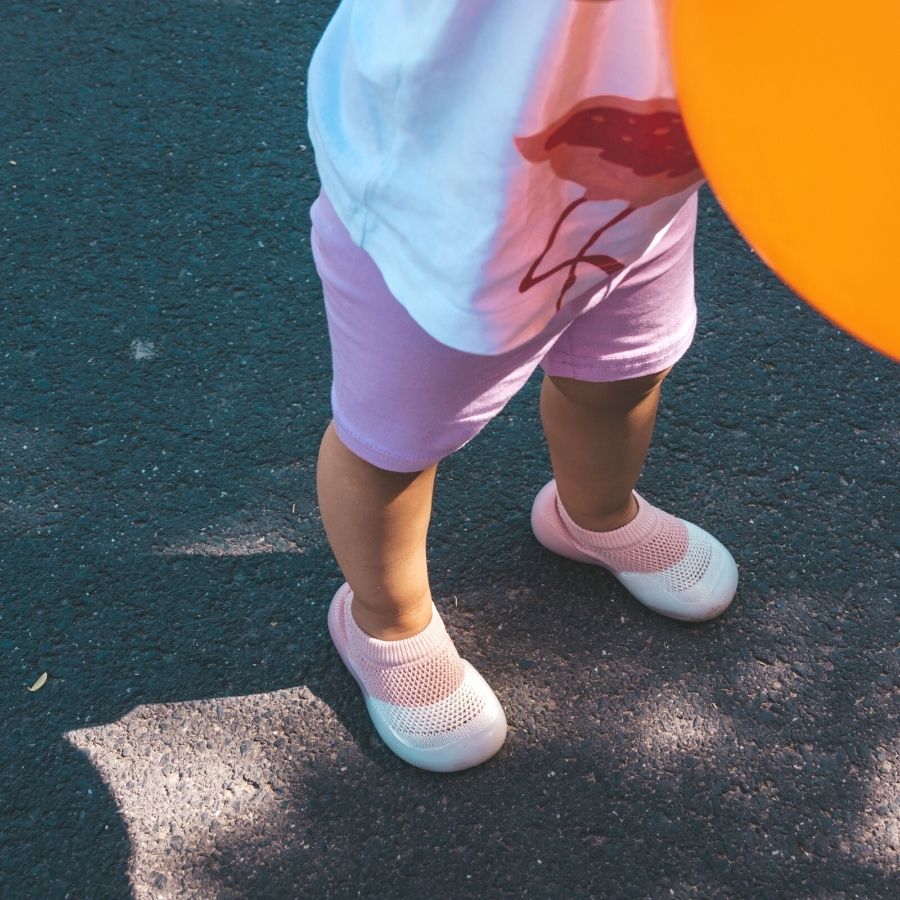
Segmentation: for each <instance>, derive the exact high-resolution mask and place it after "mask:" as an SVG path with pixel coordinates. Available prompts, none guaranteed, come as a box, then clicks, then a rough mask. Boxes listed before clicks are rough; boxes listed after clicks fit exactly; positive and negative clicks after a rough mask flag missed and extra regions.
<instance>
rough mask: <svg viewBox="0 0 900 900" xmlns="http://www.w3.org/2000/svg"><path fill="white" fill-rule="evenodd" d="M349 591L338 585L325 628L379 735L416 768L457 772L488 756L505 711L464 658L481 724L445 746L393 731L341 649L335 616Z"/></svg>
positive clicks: (501, 732) (502, 732) (503, 728)
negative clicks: (415, 741)
mask: <svg viewBox="0 0 900 900" xmlns="http://www.w3.org/2000/svg"><path fill="white" fill-rule="evenodd" d="M349 593H350V586H349V585H348V584H346V583H345V584H343V585H341V587H340V588H338V591H337V593H336V594H335V595H334V598H333V599H332V601H331V606H330V607H329V609H328V632H329V634H330V635H331V640H332V643H333V644H334V646H335V649H336V650H337V651H338V655H339V656H340V657H341V661H342V662H343V663H344V665H345V666H346V667H347V670H348V671H349V672H350V674H351V675H352V676H353V677H354V679H355V680H356V683H357V685H359V689H360V691H362V695H363V698H364V699H365V702H366V709H367V710H368V712H369V716H370V718H371V719H372V724H373V725H374V726H375V730H376V731H377V732H378V735H379V736H380V737H381V739H382V740H383V741H384V743H385V744H387V746H388V748H389V749H391V750H392V751H393V752H394V753H396V754H397V756H399V757H400V759H402V760H403V761H404V762H407V763H409V764H410V765H412V766H416V767H417V768H419V769H427V770H428V771H430V772H459V771H461V770H462V769H470V768H472V767H473V766H477V765H480V764H481V763H483V762H485V761H486V760H488V759H490V758H491V757H492V756H493V755H494V754H495V753H497V751H498V750H499V749H500V748H501V747H502V746H503V742H504V741H505V740H506V732H507V724H506V714H505V713H504V711H503V707H502V706H501V705H500V701H499V700H498V699H497V697H496V695H495V694H494V692H493V690H492V689H491V687H490V685H488V683H487V682H486V681H485V680H484V678H482V677H481V674H480V673H479V672H478V670H477V669H476V668H475V667H474V666H473V665H472V664H471V663H469V662H468V660H465V659H464V660H463V661H462V663H463V666H464V668H465V676H464V681H468V682H469V683H470V685H471V686H472V687H473V688H475V689H476V690H477V692H478V693H479V694H480V695H481V696H482V697H484V698H485V708H484V709H483V710H482V712H481V713H480V715H479V720H480V724H481V727H480V729H479V730H478V731H477V732H476V733H474V734H471V735H468V736H467V737H465V738H464V739H463V740H461V741H460V742H458V743H456V744H453V745H451V746H448V747H440V748H436V749H422V748H421V747H414V746H411V745H410V744H408V743H406V742H405V741H404V740H403V739H402V738H401V737H400V736H399V735H397V734H396V733H395V732H393V731H392V730H391V729H390V727H389V726H388V724H387V722H386V721H385V719H384V717H383V715H382V713H381V712H380V710H379V706H380V705H381V703H382V701H379V700H377V699H376V698H374V697H371V696H370V695H369V693H368V691H367V690H366V687H365V685H364V684H363V680H362V678H360V676H359V675H358V674H357V672H356V669H355V668H354V667H353V663H352V662H351V661H350V660H349V659H348V658H347V656H346V655H345V654H344V651H343V649H342V646H341V644H342V642H341V641H340V639H339V638H338V632H337V629H338V627H339V626H338V622H337V616H338V614H339V612H340V610H341V608H342V606H343V603H344V602H345V599H346V597H347V595H348V594H349Z"/></svg>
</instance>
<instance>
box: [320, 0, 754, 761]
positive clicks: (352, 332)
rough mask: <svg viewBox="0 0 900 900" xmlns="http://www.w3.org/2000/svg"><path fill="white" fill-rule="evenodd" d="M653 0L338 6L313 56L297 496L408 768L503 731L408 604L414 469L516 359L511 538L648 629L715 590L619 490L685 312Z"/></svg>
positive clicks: (485, 416) (705, 544)
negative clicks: (601, 574)
mask: <svg viewBox="0 0 900 900" xmlns="http://www.w3.org/2000/svg"><path fill="white" fill-rule="evenodd" d="M663 2H664V0H541V2H540V3H528V4H524V3H522V0H491V2H489V3H488V2H483V0H416V2H413V0H343V2H342V3H341V4H340V6H339V7H338V9H337V11H336V13H335V15H334V17H333V18H332V20H331V22H330V23H329V25H328V27H327V29H326V31H325V33H324V35H323V37H322V39H321V41H320V43H319V45H318V47H317V48H316V51H315V54H314V56H313V60H312V64H311V67H310V73H309V98H308V99H309V130H310V135H311V138H312V142H313V146H314V149H315V154H316V164H317V168H318V171H319V176H320V179H321V183H322V192H321V194H320V195H319V198H318V199H317V200H316V202H315V204H314V205H313V207H312V210H311V213H310V215H311V219H312V223H313V229H312V247H313V253H314V257H315V261H316V267H317V270H318V272H319V275H320V277H321V280H322V285H323V292H324V298H325V309H326V312H327V320H328V331H329V338H330V341H331V352H332V360H333V384H332V392H331V401H332V413H333V418H332V421H331V423H330V424H329V426H328V428H327V429H326V431H325V435H324V437H323V439H322V445H321V448H320V453H319V460H318V472H317V488H318V497H319V507H320V510H321V514H322V519H323V522H324V525H325V530H326V532H327V535H328V540H329V542H330V544H331V547H332V549H333V551H334V555H335V557H336V559H337V562H338V565H339V566H340V568H341V571H342V572H343V575H344V577H345V578H346V582H345V583H344V584H343V585H342V586H341V587H340V589H339V590H338V591H337V593H336V594H335V596H334V599H333V600H332V602H331V607H330V609H329V613H328V627H329V631H330V634H331V637H332V639H333V641H334V643H335V646H336V647H337V650H338V652H339V654H340V656H341V659H342V660H343V662H344V664H345V665H346V666H347V668H348V669H349V670H350V672H351V673H352V674H353V676H354V677H355V678H356V680H357V682H358V683H359V686H360V688H361V689H362V692H363V695H364V697H365V701H366V706H367V709H368V711H369V714H370V715H371V717H372V721H373V723H374V725H375V727H376V729H377V731H378V733H379V734H380V735H381V737H382V738H383V739H384V741H385V743H386V744H387V745H388V746H389V747H390V748H391V750H393V751H394V752H395V753H396V754H397V755H398V756H400V757H401V758H403V759H404V760H406V761H407V762H409V763H411V764H413V765H415V766H420V767H422V768H425V769H430V770H433V771H456V770H459V769H464V768H467V767H469V766H474V765H477V764H478V763H480V762H483V761H484V760H486V759H488V758H489V757H490V756H492V755H493V754H494V753H496V752H497V750H498V749H499V748H500V746H501V745H502V744H503V741H504V738H505V736H506V718H505V716H504V713H503V709H502V707H501V706H500V703H499V702H498V700H497V697H496V696H495V695H494V692H493V691H492V690H491V688H490V686H489V685H488V684H487V682H486V681H485V680H484V678H483V677H482V676H481V675H480V674H479V672H478V671H476V669H475V668H474V667H473V666H472V665H471V664H470V663H469V662H467V661H466V660H464V659H461V658H460V656H459V654H458V653H457V650H456V647H455V646H454V644H453V642H452V640H451V638H450V637H449V635H448V633H447V631H446V630H445V627H444V624H443V622H442V620H441V617H440V614H439V612H438V610H437V608H436V606H435V605H434V603H433V601H432V596H431V590H430V587H429V581H428V568H427V560H426V555H425V546H426V544H425V541H426V533H427V530H428V524H429V519H430V516H431V504H432V495H433V490H434V482H435V473H436V470H437V464H438V463H439V462H440V460H442V459H444V458H445V457H447V456H449V455H450V454H451V453H453V452H454V451H455V450H458V449H459V448H460V447H462V446H463V445H465V444H466V443H467V442H468V441H470V440H471V439H472V438H473V437H474V436H475V435H476V434H477V433H478V432H479V431H480V430H481V429H482V428H483V427H484V426H485V425H486V424H487V423H488V422H489V421H490V419H491V418H492V417H493V416H495V415H497V413H498V412H500V410H501V409H502V408H503V406H504V405H505V404H506V403H507V401H508V400H509V399H510V398H511V397H512V396H513V395H514V394H515V393H516V392H517V391H518V390H519V388H521V387H522V385H523V384H525V382H526V381H527V380H528V378H529V376H530V375H531V373H532V372H533V371H534V369H535V368H536V367H537V366H538V365H540V366H541V368H542V369H543V372H544V380H543V385H542V388H541V399H540V417H541V423H542V425H543V429H544V432H545V435H546V438H547V443H548V446H549V451H550V459H551V463H552V467H553V479H552V480H550V481H549V482H548V484H547V485H545V487H544V488H543V489H542V490H541V491H540V492H539V493H538V495H537V497H536V498H535V499H534V503H533V507H532V512H531V525H532V529H533V531H534V534H535V537H536V538H537V540H538V541H540V542H541V543H542V544H543V545H544V546H545V547H547V548H549V549H550V550H552V551H554V552H555V553H559V554H561V555H563V556H566V557H568V558H570V559H575V560H578V561H580V562H584V563H587V564H590V565H595V566H602V567H604V568H606V569H608V570H609V571H610V572H612V574H613V575H615V577H616V578H617V579H618V580H619V581H620V582H621V583H622V584H623V585H624V586H625V587H626V588H627V589H628V590H629V591H630V593H631V594H632V595H633V596H634V597H635V598H636V600H638V601H639V602H640V603H643V604H645V605H646V606H648V607H650V608H651V609H653V610H656V611H657V612H659V613H661V614H663V615H666V616H671V617H672V618H676V619H682V620H687V621H700V620H706V619H711V618H713V617H715V616H718V615H719V614H720V613H722V611H723V610H724V609H725V608H726V607H727V606H728V605H729V603H730V602H731V600H732V598H733V597H734V593H735V590H736V586H737V567H736V565H735V563H734V560H733V559H732V557H731V554H730V553H729V552H728V550H726V549H725V547H723V546H722V545H721V544H720V543H719V542H718V541H717V540H716V539H715V538H713V537H712V536H711V535H709V534H707V533H706V532H705V531H703V530H702V529H701V528H699V527H697V526H696V525H693V524H691V523H689V522H685V521H684V520H682V519H679V518H677V517H675V516H673V515H670V514H669V513H667V512H664V511H662V510H661V509H658V508H657V507H655V506H653V505H652V504H651V503H650V502H649V501H648V500H646V499H645V498H644V497H642V496H641V495H640V494H638V493H637V492H636V491H635V490H634V488H635V485H636V483H637V480H638V476H639V475H640V472H641V469H642V467H643V464H644V459H645V456H646V453H647V448H648V446H649V442H650V438H651V434H652V431H653V425H654V421H655V418H656V410H657V404H658V401H659V395H660V386H661V384H662V382H663V379H664V378H665V376H666V374H667V373H668V372H669V371H670V369H671V368H672V366H673V365H674V364H675V362H676V361H677V360H678V359H679V358H680V357H681V356H682V355H683V354H684V353H685V351H686V350H687V348H688V346H689V345H690V343H691V340H692V338H693V334H694V327H695V321H696V309H695V304H694V293H693V291H694V283H693V242H694V232H695V225H696V213H697V189H698V187H699V186H700V184H701V183H702V180H703V175H702V173H701V171H700V168H699V166H698V163H697V160H696V159H695V157H694V154H693V152H692V150H691V147H690V144H689V142H688V140H687V136H686V134H685V131H684V126H683V122H682V119H681V117H680V115H679V110H678V106H677V103H676V100H675V96H674V87H673V83H672V77H671V73H670V71H669V68H668V64H667V60H666V52H665V43H664V42H665V35H664V30H663V24H664V23H663V15H664V10H663V6H662V4H663Z"/></svg>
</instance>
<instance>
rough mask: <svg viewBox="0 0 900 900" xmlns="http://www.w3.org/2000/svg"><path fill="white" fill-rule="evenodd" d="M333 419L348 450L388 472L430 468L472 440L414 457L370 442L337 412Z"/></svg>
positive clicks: (419, 470)
mask: <svg viewBox="0 0 900 900" xmlns="http://www.w3.org/2000/svg"><path fill="white" fill-rule="evenodd" d="M332 421H333V423H334V430H335V431H336V432H337V435H338V437H339V438H340V439H341V443H342V444H344V446H346V447H347V449H348V450H350V451H351V452H352V453H355V454H356V455H357V456H359V457H360V458H361V459H364V460H365V461H366V462H367V463H371V464H372V465H373V466H375V467H377V468H379V469H385V470H386V471H388V472H421V471H422V470H423V469H430V468H431V467H432V466H435V465H437V464H438V463H439V462H440V461H441V460H443V459H446V458H447V457H448V456H450V455H451V454H452V453H455V452H456V451H457V450H459V449H461V448H462V447H464V446H465V444H466V443H468V440H471V438H469V439H468V440H467V441H465V443H463V444H460V446H459V447H454V448H453V449H452V450H449V451H447V452H446V453H443V454H439V455H438V456H435V457H429V458H425V457H420V458H413V457H408V456H401V455H400V454H397V453H391V452H390V451H389V450H384V449H383V448H381V447H376V446H375V445H374V444H371V443H369V442H368V441H367V440H365V439H364V438H361V437H360V436H359V435H358V434H356V433H355V432H354V431H353V430H352V429H350V428H348V427H347V426H346V425H344V424H343V423H342V422H341V420H340V419H339V418H338V416H337V414H333V416H332Z"/></svg>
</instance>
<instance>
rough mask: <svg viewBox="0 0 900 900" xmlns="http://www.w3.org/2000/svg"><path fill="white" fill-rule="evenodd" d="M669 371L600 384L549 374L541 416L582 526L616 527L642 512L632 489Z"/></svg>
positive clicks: (571, 510) (565, 497) (566, 495)
mask: <svg viewBox="0 0 900 900" xmlns="http://www.w3.org/2000/svg"><path fill="white" fill-rule="evenodd" d="M669 371H670V369H666V370H665V371H663V372H659V373H658V374H656V375H648V376H645V377H643V378H633V379H628V380H627V381H608V382H601V383H594V382H588V381H578V380H576V379H574V378H561V377H558V376H550V375H545V376H544V382H543V385H542V387H541V422H542V424H543V426H544V434H545V436H546V438H547V444H548V446H549V448H550V458H551V461H552V464H553V475H554V477H555V479H556V488H557V492H558V493H559V498H560V500H561V501H562V504H563V506H564V507H565V509H566V512H567V513H568V514H569V516H570V517H571V518H572V521H573V522H575V524H576V525H580V526H581V527H582V528H587V529H589V530H590V531H611V530H612V529H614V528H619V527H621V526H622V525H626V524H627V523H628V522H630V521H631V520H632V519H633V518H634V517H635V515H636V514H637V504H636V503H635V501H634V498H633V497H632V494H631V492H632V490H633V489H634V486H635V484H637V480H638V476H639V475H640V474H641V469H642V468H643V467H644V460H645V458H646V456H647V449H648V447H649V446H650V438H651V436H652V435H653V426H654V424H655V422H656V410H657V406H658V404H659V395H660V388H661V385H662V382H663V379H664V378H665V376H666V375H667V374H668V373H669Z"/></svg>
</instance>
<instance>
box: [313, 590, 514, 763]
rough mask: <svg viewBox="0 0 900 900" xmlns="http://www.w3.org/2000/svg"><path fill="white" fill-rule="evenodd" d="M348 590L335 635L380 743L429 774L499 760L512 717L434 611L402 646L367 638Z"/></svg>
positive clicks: (331, 618) (340, 595) (337, 604)
mask: <svg viewBox="0 0 900 900" xmlns="http://www.w3.org/2000/svg"><path fill="white" fill-rule="evenodd" d="M351 600H352V592H351V591H350V586H349V585H347V584H344V585H342V586H341V588H340V589H339V590H338V592H337V593H336V594H335V596H334V599H333V600H332V602H331V608H330V609H329V612H328V628H329V631H330V633H331V637H332V640H333V641H334V644H335V647H336V648H337V650H338V653H339V654H340V656H341V659H342V660H343V662H344V664H345V665H346V666H347V668H348V669H349V670H350V673H351V674H352V675H353V677H354V678H355V679H356V681H357V683H358V684H359V686H360V689H361V690H362V692H363V696H364V698H365V701H366V707H367V709H368V711H369V715H370V716H371V718H372V722H373V724H374V725H375V728H376V730H377V731H378V733H379V735H381V738H382V739H383V740H384V742H385V743H386V744H387V745H388V747H390V749H391V750H393V751H394V752H395V753H396V754H397V755H398V756H400V757H401V758H402V759H404V760H406V762H408V763H411V764H412V765H414V766H419V767H420V768H423V769H430V770H432V771H437V772H452V771H457V770H459V769H465V768H469V767H470V766H475V765H478V764H479V763H481V762H484V760H486V759H488V758H489V757H490V756H493V755H494V753H496V752H497V751H498V750H499V749H500V747H501V746H502V744H503V741H504V739H505V737H506V716H505V715H504V713H503V709H502V707H501V706H500V702H499V701H498V700H497V697H496V695H495V694H494V692H493V691H492V690H491V688H490V686H489V685H488V684H487V682H485V680H484V679H483V678H482V677H481V675H480V674H479V673H478V672H477V671H476V669H475V668H474V667H473V666H472V665H471V664H470V663H469V662H467V661H466V660H464V659H462V658H461V657H460V655H459V653H458V652H457V650H456V646H455V645H454V643H453V641H452V640H451V638H450V635H449V634H448V633H447V629H446V628H445V627H444V622H443V620H442V619H441V616H440V614H439V613H438V610H437V607H435V606H434V604H433V603H432V613H431V621H430V622H429V623H428V625H427V626H426V627H425V629H424V630H423V631H420V632H419V633H418V634H415V635H413V636H412V637H409V638H404V639H403V640H399V641H383V640H379V639H378V638H374V637H372V636H371V635H369V634H367V633H366V632H364V631H363V630H362V629H361V628H360V627H359V626H358V625H357V624H356V620H355V619H354V618H353V616H352V614H351V612H350V606H351Z"/></svg>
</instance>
